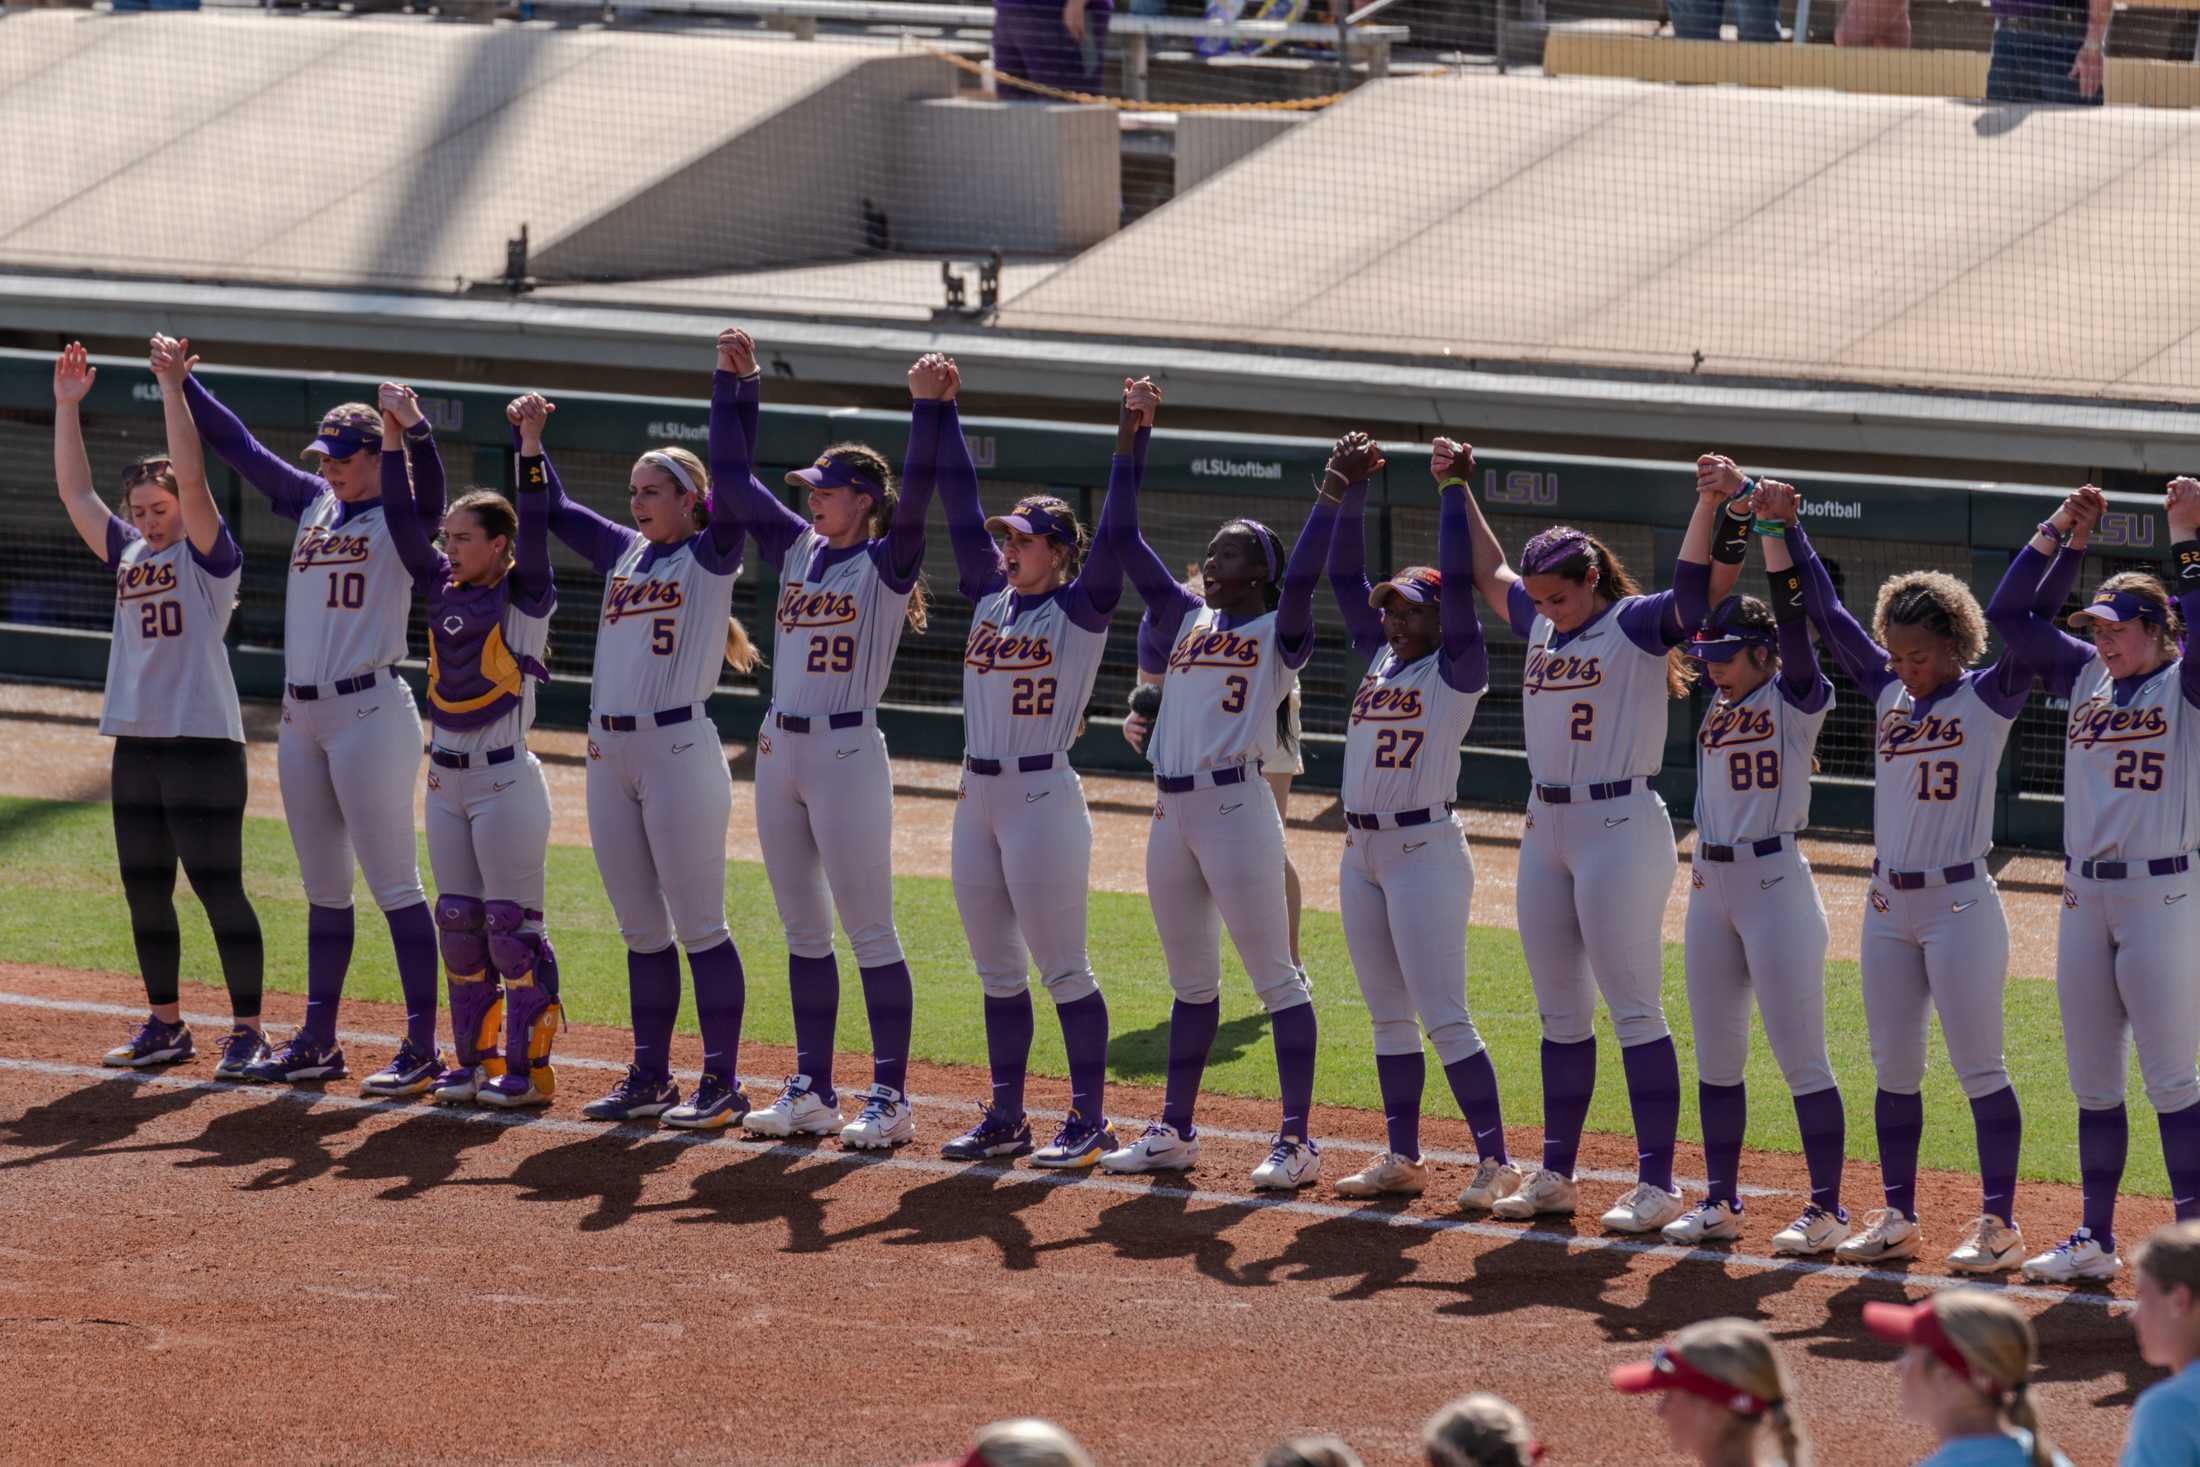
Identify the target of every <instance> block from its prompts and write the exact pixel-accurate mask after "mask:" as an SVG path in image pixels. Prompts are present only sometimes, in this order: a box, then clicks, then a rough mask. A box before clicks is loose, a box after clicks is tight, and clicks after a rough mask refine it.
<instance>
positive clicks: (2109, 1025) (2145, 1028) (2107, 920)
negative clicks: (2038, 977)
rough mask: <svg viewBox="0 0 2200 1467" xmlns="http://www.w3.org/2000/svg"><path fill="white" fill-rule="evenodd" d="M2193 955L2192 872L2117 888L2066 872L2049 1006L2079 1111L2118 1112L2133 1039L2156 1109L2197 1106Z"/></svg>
mask: <svg viewBox="0 0 2200 1467" xmlns="http://www.w3.org/2000/svg"><path fill="white" fill-rule="evenodd" d="M2196 955H2200V870H2194V871H2184V872H2180V873H2178V874H2175V875H2170V876H2139V877H2131V878H2127V879H2125V880H2122V881H2098V880H2087V879H2086V878H2085V877H2083V876H2081V875H2079V874H2078V872H2077V871H2075V870H2073V871H2068V872H2065V873H2064V875H2063V907H2062V923H2061V929H2060V931H2059V933H2058V934H2057V942H2056V948H2055V997H2056V1001H2057V1002H2058V1003H2059V1004H2060V1005H2061V1008H2062V1023H2063V1048H2064V1050H2065V1052H2066V1053H2067V1054H2068V1056H2069V1060H2070V1088H2071V1090H2072V1091H2073V1092H2075V1093H2076V1095H2077V1097H2078V1104H2079V1105H2080V1106H2081V1107H2083V1108H2084V1109H2086V1110H2110V1109H2113V1108H2114V1107H2116V1106H2119V1105H2122V1104H2123V1102H2124V1077H2125V1074H2126V1073H2127V1072H2128V1070H2129V1068H2130V1065H2131V1047H2132V1043H2133V1041H2134V1040H2136V1041H2137V1043H2138V1047H2139V1074H2140V1077H2141V1078H2142V1079H2143V1080H2145V1082H2146V1087H2147V1099H2148V1100H2149V1101H2151V1102H2152V1103H2153V1105H2154V1108H2155V1109H2156V1110H2158V1111H2179V1110H2184V1109H2186V1108H2188V1107H2190V1106H2192V1105H2195V1104H2200V1077H2196V1076H2195V1073H2194V1069H2195V1066H2194V1056H2195V1054H2196V1053H2200V982H2195V981H2194V974H2193V967H2194V962H2195V958H2196ZM1943 1022H1945V1021H1943Z"/></svg>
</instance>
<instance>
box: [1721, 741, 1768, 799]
mask: <svg viewBox="0 0 2200 1467" xmlns="http://www.w3.org/2000/svg"><path fill="white" fill-rule="evenodd" d="M1726 782H1727V784H1728V785H1729V786H1731V787H1732V788H1734V789H1736V790H1776V789H1778V788H1779V787H1780V751H1779V750H1777V749H1759V750H1757V751H1756V752H1755V753H1754V754H1752V753H1749V752H1747V751H1739V750H1738V751H1736V752H1735V753H1732V754H1729V755H1727V756H1726Z"/></svg>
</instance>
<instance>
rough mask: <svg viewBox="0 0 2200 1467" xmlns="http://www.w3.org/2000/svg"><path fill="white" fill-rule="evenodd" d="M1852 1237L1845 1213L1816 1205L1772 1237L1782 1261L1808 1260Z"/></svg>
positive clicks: (1773, 1244) (1776, 1251)
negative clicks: (1791, 1259) (1787, 1259)
mask: <svg viewBox="0 0 2200 1467" xmlns="http://www.w3.org/2000/svg"><path fill="white" fill-rule="evenodd" d="M1848 1236H1849V1215H1848V1213H1847V1212H1846V1211H1842V1212H1828V1211H1826V1209H1825V1208H1823V1207H1820V1206H1819V1205H1818V1204H1817V1203H1815V1202H1813V1203H1812V1204H1811V1205H1810V1206H1808V1207H1806V1208H1804V1209H1803V1215H1802V1216H1801V1217H1799V1218H1797V1219H1796V1220H1795V1221H1793V1222H1791V1223H1789V1224H1788V1225H1787V1226H1786V1227H1784V1228H1782V1229H1780V1231H1778V1232H1777V1233H1774V1234H1773V1235H1772V1251H1773V1253H1774V1254H1775V1255H1777V1256H1779V1257H1783V1258H1809V1257H1812V1256H1814V1255H1816V1254H1819V1253H1830V1252H1832V1251H1833V1250H1834V1249H1835V1248H1838V1247H1840V1246H1841V1244H1842V1242H1843V1241H1845V1240H1846V1239H1847V1238H1848Z"/></svg>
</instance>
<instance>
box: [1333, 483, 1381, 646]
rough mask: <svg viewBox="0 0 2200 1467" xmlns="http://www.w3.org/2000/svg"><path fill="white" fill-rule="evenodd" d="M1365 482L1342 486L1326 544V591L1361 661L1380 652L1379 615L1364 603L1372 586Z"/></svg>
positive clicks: (1371, 590)
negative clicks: (1334, 526)
mask: <svg viewBox="0 0 2200 1467" xmlns="http://www.w3.org/2000/svg"><path fill="white" fill-rule="evenodd" d="M1366 519H1367V481H1366V480H1364V479H1363V480H1361V481H1360V482H1359V483H1357V484H1350V485H1347V486H1346V487H1345V491H1344V503H1343V504H1342V505H1340V506H1338V509H1337V533H1336V538H1335V539H1333V540H1331V541H1330V542H1329V589H1330V591H1331V592H1332V593H1333V594H1334V595H1335V596H1336V598H1337V612H1338V614H1339V615H1340V616H1342V617H1343V618H1344V629H1345V634H1346V635H1347V636H1348V637H1349V638H1350V639H1351V641H1352V650H1353V652H1354V653H1356V654H1357V655H1358V656H1359V658H1360V660H1361V661H1362V662H1373V661H1374V660H1375V659H1376V658H1377V657H1379V656H1381V655H1382V651H1383V617H1382V613H1381V612H1379V611H1377V610H1376V609H1375V608H1374V607H1372V606H1370V605H1368V604H1367V598H1368V597H1369V595H1371V594H1372V593H1373V591H1374V589H1375V588H1374V587H1373V586H1372V585H1370V584H1369V583H1368V579H1367V525H1366Z"/></svg>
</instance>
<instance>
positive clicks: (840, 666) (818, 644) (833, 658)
mask: <svg viewBox="0 0 2200 1467" xmlns="http://www.w3.org/2000/svg"><path fill="white" fill-rule="evenodd" d="M806 665H807V667H808V668H809V670H810V671H811V672H854V671H855V668H856V639H855V638H854V637H849V636H839V637H812V638H810V660H809V662H808V663H807V664H806Z"/></svg>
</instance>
